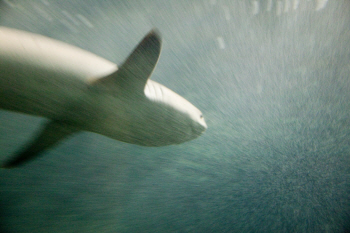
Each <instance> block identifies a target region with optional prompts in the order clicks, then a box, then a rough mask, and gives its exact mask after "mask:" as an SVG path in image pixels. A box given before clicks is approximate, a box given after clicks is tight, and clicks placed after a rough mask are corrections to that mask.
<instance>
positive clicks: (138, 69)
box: [92, 29, 161, 94]
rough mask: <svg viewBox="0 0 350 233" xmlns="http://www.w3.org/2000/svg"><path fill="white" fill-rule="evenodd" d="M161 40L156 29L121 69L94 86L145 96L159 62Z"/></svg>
mask: <svg viewBox="0 0 350 233" xmlns="http://www.w3.org/2000/svg"><path fill="white" fill-rule="evenodd" d="M160 50H161V38H160V35H159V32H158V31H157V30H156V29H153V30H151V31H150V32H149V33H148V34H147V35H146V36H145V37H144V38H143V40H142V41H141V42H140V43H139V44H138V46H137V47H136V48H135V49H134V51H133V52H132V53H131V54H130V55H129V57H128V58H127V59H126V60H125V62H124V63H123V64H122V65H121V66H120V68H119V69H118V70H117V71H115V72H114V73H112V74H109V75H107V76H106V77H103V78H101V79H98V80H96V81H94V82H93V83H92V85H93V86H98V87H100V86H105V87H106V88H107V89H113V90H119V91H124V90H125V91H127V92H128V93H138V94H141V93H142V94H144V92H143V91H144V88H145V85H146V82H147V80H148V78H149V77H150V76H151V74H152V72H153V69H154V67H155V66H156V64H157V62H158V58H159V55H160Z"/></svg>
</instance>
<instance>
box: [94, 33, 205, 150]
mask: <svg viewBox="0 0 350 233" xmlns="http://www.w3.org/2000/svg"><path fill="white" fill-rule="evenodd" d="M160 50H161V39H160V36H159V34H158V32H157V31H156V30H153V31H151V32H150V33H149V34H148V35H146V37H145V38H144V39H143V40H142V41H141V42H140V44H139V45H138V46H137V47H136V48H135V50H134V51H133V52H132V53H131V54H130V56H129V57H128V58H127V59H126V60H125V62H124V63H123V64H122V66H121V67H120V68H119V70H117V71H115V72H113V73H112V74H110V75H108V76H107V77H104V78H101V79H98V80H96V81H95V82H94V83H92V85H93V86H94V87H95V88H101V89H102V90H103V89H109V90H110V93H113V95H115V98H116V99H115V101H116V102H118V101H119V102H122V103H124V104H120V105H119V106H120V107H118V109H116V110H115V111H119V112H117V113H116V117H115V119H114V118H113V119H112V120H114V121H115V122H116V124H115V125H116V127H114V130H113V131H114V133H113V132H112V131H111V133H110V134H109V136H111V137H114V138H116V139H118V140H121V141H124V142H129V143H133V144H138V145H143V146H165V145H171V144H179V143H182V142H185V141H189V140H192V139H194V138H196V137H198V136H200V135H201V134H202V133H203V132H204V131H205V130H206V128H207V125H206V123H205V121H204V118H203V115H202V113H201V112H200V111H199V110H198V109H197V108H196V107H195V106H193V105H192V104H191V103H190V102H188V101H187V100H186V99H184V98H183V97H181V96H179V95H178V94H176V93H175V92H173V91H171V90H170V89H168V88H166V87H164V86H162V85H160V84H158V83H156V82H154V81H151V80H149V77H150V75H151V74H152V72H153V69H154V67H155V66H156V64H157V61H158V58H159V54H160ZM112 99H113V98H112ZM122 99H123V100H122ZM121 100H122V101H121ZM113 105H114V104H110V106H113ZM112 115H113V114H112ZM117 122H119V123H120V122H122V124H119V125H118V124H117Z"/></svg>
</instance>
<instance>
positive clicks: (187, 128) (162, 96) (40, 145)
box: [0, 27, 207, 167]
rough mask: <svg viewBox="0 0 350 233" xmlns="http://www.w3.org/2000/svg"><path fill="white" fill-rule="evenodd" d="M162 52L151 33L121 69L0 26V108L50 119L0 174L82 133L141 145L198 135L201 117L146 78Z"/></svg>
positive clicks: (202, 123) (175, 141)
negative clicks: (77, 133)
mask: <svg viewBox="0 0 350 233" xmlns="http://www.w3.org/2000/svg"><path fill="white" fill-rule="evenodd" d="M160 49H161V40H160V37H159V35H158V34H157V32H156V31H151V32H150V33H149V34H148V35H147V36H146V37H145V38H144V39H143V40H142V41H141V42H140V44H139V45H138V46H137V48H135V50H134V51H133V52H132V53H131V55H130V56H129V57H128V58H127V60H126V61H125V62H124V63H123V64H122V66H121V67H120V68H119V69H118V68H117V65H115V64H114V63H112V62H110V61H107V60H105V59H103V58H101V57H98V56H96V55H94V54H92V53H90V52H87V51H84V50H82V49H79V48H77V47H74V46H71V45H67V44H65V43H62V42H59V41H56V40H53V39H50V38H47V37H44V36H40V35H36V34H32V33H27V32H23V31H19V30H14V29H9V28H4V27H0V61H1V62H0V108H1V109H5V110H10V111H16V112H21V113H26V114H30V115H36V116H41V117H45V118H48V119H50V120H51V121H50V122H49V123H48V124H47V125H46V126H44V128H43V130H42V132H41V133H40V134H39V135H38V137H37V138H36V139H35V140H34V141H33V142H32V143H30V144H29V146H28V147H26V148H25V149H24V150H22V151H21V152H19V154H18V155H16V156H14V158H12V159H11V160H10V161H9V162H7V163H5V164H4V165H3V167H14V166H17V165H19V164H22V163H24V162H25V161H27V160H29V159H31V158H34V157H36V156H37V155H38V154H40V153H41V152H42V151H43V150H45V149H47V148H49V147H51V146H52V145H54V144H55V143H57V142H58V141H60V140H61V139H63V138H65V137H67V136H68V135H70V134H72V133H74V132H77V131H80V130H84V131H91V132H95V133H98V134H102V135H105V136H108V137H111V138H114V139H116V140H119V141H123V142H127V143H132V144H137V145H142V146H165V145H171V144H179V143H182V142H185V141H189V140H192V139H194V138H196V137H198V136H199V135H200V134H202V133H203V132H204V131H205V129H206V127H207V126H206V124H205V121H204V119H203V116H202V113H201V112H200V111H199V110H198V109H197V108H196V107H194V106H193V105H192V104H191V103H190V102H188V101H187V100H185V99H184V98H183V97H181V96H179V95H177V94H176V93H174V92H173V91H171V90H169V89H168V88H166V87H164V86H163V85H161V84H159V83H156V82H154V81H151V80H149V79H148V78H149V76H150V75H151V73H152V72H153V69H154V67H155V65H156V64H157V61H158V58H159V54H160Z"/></svg>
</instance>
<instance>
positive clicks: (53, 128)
mask: <svg viewBox="0 0 350 233" xmlns="http://www.w3.org/2000/svg"><path fill="white" fill-rule="evenodd" d="M77 131H78V129H77V128H76V127H73V126H70V125H67V124H65V123H62V122H59V121H50V122H49V123H47V124H46V125H45V126H44V128H43V129H42V130H41V132H40V133H39V135H38V136H37V137H36V138H35V139H34V140H33V141H32V142H31V143H30V144H29V145H28V146H27V147H25V148H24V149H23V150H22V151H19V153H17V154H16V155H15V156H14V157H13V158H12V159H10V160H9V161H7V162H5V163H4V164H3V165H2V168H13V167H17V166H19V165H22V164H24V163H26V162H28V161H29V160H31V159H34V158H36V157H38V156H39V155H40V154H41V153H42V152H43V151H45V150H46V149H48V148H50V147H52V146H53V145H55V144H56V143H57V142H59V141H60V140H62V139H63V138H65V137H67V136H69V135H71V134H72V133H75V132H77Z"/></svg>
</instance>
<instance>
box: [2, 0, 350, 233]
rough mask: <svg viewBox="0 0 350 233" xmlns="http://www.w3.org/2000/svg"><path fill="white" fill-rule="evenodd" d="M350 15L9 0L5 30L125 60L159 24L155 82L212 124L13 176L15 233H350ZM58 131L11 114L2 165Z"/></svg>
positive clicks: (309, 5) (323, 8)
mask: <svg viewBox="0 0 350 233" xmlns="http://www.w3.org/2000/svg"><path fill="white" fill-rule="evenodd" d="M349 12H350V2H349V1H348V0H328V1H327V0H278V1H277V0H260V1H259V0H250V1H240V0H169V1H164V0H145V1H140V0H125V1H117V0H105V1H93V0H75V1H59V0H31V1H25V0H2V1H0V25H1V26H6V27H12V28H17V29H21V30H25V31H30V32H34V33H38V34H42V35H46V36H49V37H52V38H55V39H58V40H61V41H64V42H66V43H69V44H73V45H75V46H78V47H80V48H83V49H85V50H88V51H91V52H93V53H95V54H97V55H99V56H101V57H104V58H106V59H108V60H110V61H112V62H115V63H117V64H121V62H122V61H123V60H124V59H125V58H126V57H127V55H128V54H129V53H130V52H131V51H132V49H133V48H134V46H136V45H137V43H138V42H139V41H140V40H141V39H142V37H143V36H144V35H145V34H146V33H147V32H148V31H149V30H150V29H152V28H154V27H156V28H158V29H159V31H160V32H161V34H162V38H163V49H162V53H161V56H160V59H159V62H158V65H157V67H156V69H155V71H154V73H153V75H152V77H151V79H152V80H155V81H157V82H159V83H161V84H163V85H165V86H166V87H168V88H170V89H172V90H174V91H175V92H177V93H178V94H180V95H182V96H183V97H185V98H186V99H188V100H189V101H190V102H192V103H193V104H194V105H195V106H197V107H198V108H199V109H200V110H201V111H202V112H203V114H204V117H205V119H206V122H207V124H208V129H207V131H206V132H205V134H203V135H202V136H201V137H199V138H197V139H195V140H193V141H190V142H186V143H184V144H181V145H176V146H167V147H159V148H147V147H140V146H135V145H131V144H126V143H123V142H120V141H116V140H113V139H110V138H107V137H104V136H101V135H97V134H93V133H87V132H82V133H79V134H76V135H74V136H72V137H70V138H68V139H66V140H64V141H62V143H60V144H59V145H57V146H56V147H54V148H52V150H49V151H47V152H45V154H44V155H43V156H42V157H40V158H39V159H36V160H33V161H32V162H30V163H28V164H26V165H25V166H23V167H20V168H17V169H12V170H1V171H0V232H6V233H7V232H26V233H28V232H50V233H52V232H318V233H320V232H349V230H350V198H349V195H350V189H349V185H350V173H349V172H350V144H349V142H350V118H349V114H350V79H349V78H350V27H349V26H350V24H349V23H350V14H349ZM0 62H1V61H0ZM0 76H1V74H0ZM0 78H1V77H0ZM155 114H156V113H155ZM46 121H47V120H46V119H44V118H39V117H33V116H28V115H23V114H18V113H14V112H8V111H0V161H5V160H6V159H8V158H10V157H11V155H13V154H14V153H15V152H16V151H17V150H18V149H19V148H21V147H22V146H23V145H25V144H26V142H28V141H30V139H31V138H33V137H34V135H35V134H36V132H37V130H39V129H40V126H41V125H42V124H43V123H45V122H46Z"/></svg>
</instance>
